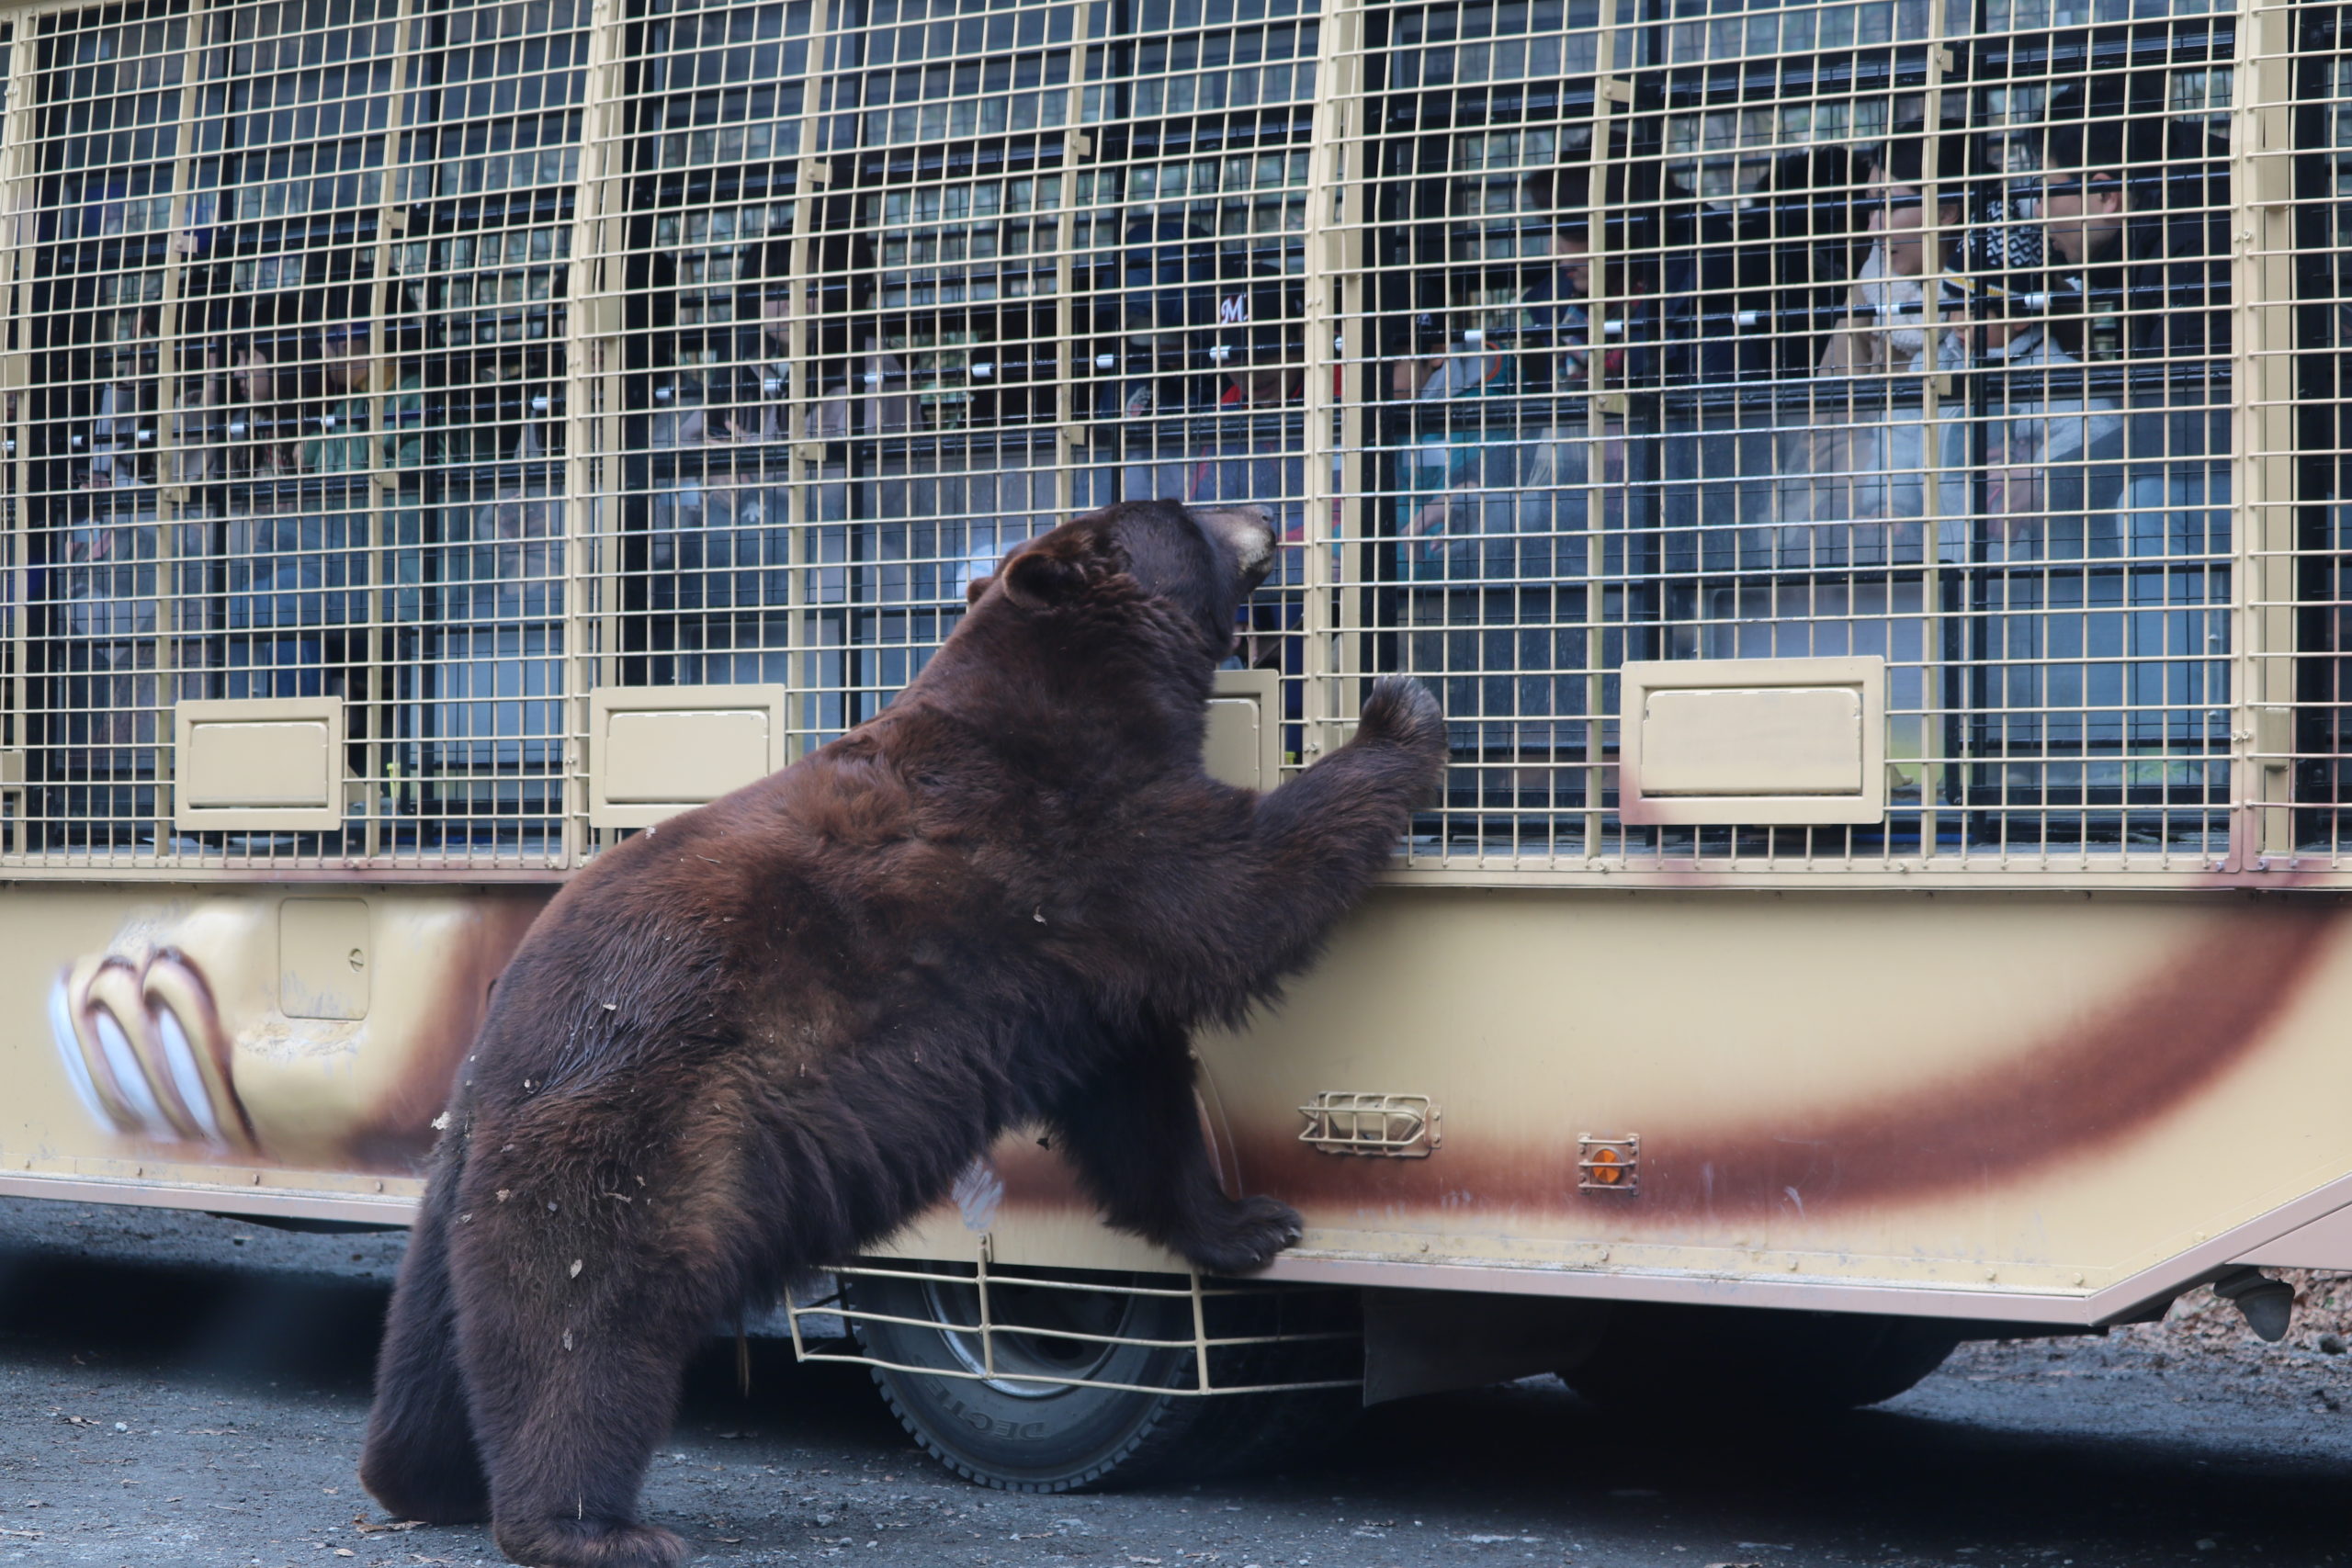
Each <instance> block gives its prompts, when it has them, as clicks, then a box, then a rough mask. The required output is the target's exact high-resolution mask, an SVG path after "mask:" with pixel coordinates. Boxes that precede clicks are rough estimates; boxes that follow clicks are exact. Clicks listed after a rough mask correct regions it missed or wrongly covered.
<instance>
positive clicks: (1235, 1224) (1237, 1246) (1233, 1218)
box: [1177, 1198, 1306, 1274]
mask: <svg viewBox="0 0 2352 1568" xmlns="http://www.w3.org/2000/svg"><path fill="white" fill-rule="evenodd" d="M1305 1233H1306V1222H1305V1221H1303V1220H1301V1219H1300V1218H1299V1217H1298V1211H1297V1210H1296V1209H1294V1208H1292V1207H1291V1206H1290V1205H1289V1204H1288V1203H1285V1202H1283V1201H1281V1200H1280V1199H1278V1198H1245V1199H1243V1200H1242V1201H1240V1202H1238V1203H1234V1204H1230V1205H1228V1206H1227V1208H1226V1209H1225V1210H1224V1211H1223V1212H1222V1213H1218V1214H1216V1215H1215V1216H1214V1217H1209V1218H1204V1219H1203V1220H1202V1221H1201V1222H1200V1224H1198V1225H1196V1226H1195V1227H1194V1228H1193V1233H1192V1235H1189V1236H1187V1237H1185V1239H1184V1241H1183V1242H1182V1245H1181V1246H1179V1247H1178V1248H1177V1250H1178V1251H1180V1252H1182V1254H1183V1255H1184V1256H1185V1257H1186V1258H1190V1259H1191V1260H1192V1262H1193V1267H1195V1268H1197V1269H1200V1270H1201V1271H1202V1272H1203V1273H1204V1274H1248V1273H1252V1272H1254V1271H1255V1270H1257V1269H1263V1268H1264V1267H1265V1266H1266V1265H1267V1264H1269V1263H1272V1261H1273V1260H1274V1255H1275V1254H1276V1253H1278V1252H1280V1251H1282V1249H1283V1248H1284V1247H1289V1246H1291V1245H1293V1244H1294V1243H1295V1242H1296V1241H1297V1240H1298V1238H1299V1237H1300V1236H1301V1235H1304V1234H1305Z"/></svg>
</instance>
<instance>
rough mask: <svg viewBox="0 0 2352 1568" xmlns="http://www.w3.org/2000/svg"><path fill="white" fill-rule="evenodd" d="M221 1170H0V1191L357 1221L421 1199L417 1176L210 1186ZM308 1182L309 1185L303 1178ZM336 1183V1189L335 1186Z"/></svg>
mask: <svg viewBox="0 0 2352 1568" xmlns="http://www.w3.org/2000/svg"><path fill="white" fill-rule="evenodd" d="M221 1174H222V1173H221V1172H220V1171H218V1170H208V1169H201V1168H187V1169H175V1168H172V1167H170V1166H167V1165H161V1164H158V1165H153V1166H149V1165H143V1164H142V1165H141V1166H138V1167H135V1168H134V1170H133V1174H132V1175H130V1177H129V1178H127V1179H107V1180H78V1179H72V1178H64V1177H53V1176H23V1175H15V1174H11V1173H9V1172H6V1171H0V1194H5V1195H6V1196H7V1197H10V1198H47V1199H51V1200H52V1201H57V1202H62V1203H122V1204H128V1205H131V1206H135V1207H139V1208H148V1209H196V1210H200V1211H202V1212H203V1213H220V1214H266V1215H269V1216H271V1217H273V1218H277V1217H283V1218H286V1219H295V1220H350V1221H356V1222H357V1223H359V1224H375V1225H405V1224H410V1223H411V1222H412V1221H413V1220H414V1219H415V1217H416V1209H417V1204H418V1202H419V1201H420V1200H421V1199H422V1198H423V1197H424V1181H423V1179H419V1178H413V1177H396V1178H390V1179H358V1178H354V1177H344V1176H338V1175H334V1174H327V1175H323V1176H322V1175H319V1174H317V1173H311V1172H305V1173H303V1174H304V1176H305V1177H306V1178H307V1179H308V1180H307V1181H306V1183H305V1184H304V1185H301V1186H297V1187H291V1188H288V1187H284V1186H271V1185H268V1184H267V1182H268V1178H267V1177H266V1175H265V1174H264V1173H263V1172H260V1171H254V1172H253V1173H252V1175H251V1179H247V1180H244V1181H242V1182H240V1183H238V1184H237V1185H234V1186H227V1187H224V1186H220V1185H217V1183H218V1182H219V1180H220V1177H221ZM311 1182H315V1183H317V1185H315V1186H312V1185H310V1184H309V1183H311ZM338 1189H340V1190H338Z"/></svg>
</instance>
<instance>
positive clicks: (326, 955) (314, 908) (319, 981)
mask: <svg viewBox="0 0 2352 1568" xmlns="http://www.w3.org/2000/svg"><path fill="white" fill-rule="evenodd" d="M374 947H375V928H374V918H373V916H372V914H371V913H370V911H369V910H368V901H367V900H366V899H364V898H288V899H285V900H284V901H282V902H281V903H279V905H278V906H277V1010H278V1011H280V1012H282V1013H284V1014H285V1015H286V1016H287V1017H288V1018H332V1019H343V1020H346V1021H356V1020H359V1019H363V1018H366V1017H367V1016H368V994H369V985H368V971H369V970H370V969H371V968H372V967H373V964H374V956H373V952H374Z"/></svg>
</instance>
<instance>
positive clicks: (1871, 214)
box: [1816, 120, 1968, 376]
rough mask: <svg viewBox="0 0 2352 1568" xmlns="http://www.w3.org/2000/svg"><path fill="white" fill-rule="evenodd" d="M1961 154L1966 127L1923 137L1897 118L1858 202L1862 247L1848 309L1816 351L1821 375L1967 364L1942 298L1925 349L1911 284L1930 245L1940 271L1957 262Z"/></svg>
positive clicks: (1920, 290) (1922, 316) (1925, 327)
mask: <svg viewBox="0 0 2352 1568" xmlns="http://www.w3.org/2000/svg"><path fill="white" fill-rule="evenodd" d="M1931 145H1932V147H1933V148H1934V152H1932V153H1930V152H1929V148H1930V146H1931ZM1966 151H1967V138H1966V133H1965V132H1964V131H1963V130H1962V129H1961V128H1960V127H1959V126H1957V125H1955V124H1953V123H1951V122H1950V121H1947V122H1945V124H1944V125H1943V127H1942V128H1941V130H1940V132H1939V134H1938V135H1937V137H1936V138H1935V139H1934V141H1933V142H1932V143H1931V142H1930V141H1929V139H1928V136H1927V134H1926V127H1925V125H1924V123H1923V122H1921V121H1919V120H1906V121H1905V122H1904V123H1903V124H1902V125H1900V126H1897V127H1896V128H1895V130H1894V136H1893V137H1892V138H1890V139H1889V140H1888V141H1887V142H1886V144H1885V145H1884V146H1883V147H1882V148H1881V149H1880V150H1879V152H1878V153H1877V155H1876V156H1875V157H1873V158H1871V161H1870V163H1869V164H1868V166H1867V174H1866V175H1865V178H1864V183H1863V188H1862V191H1861V194H1860V197H1859V199H1858V201H1857V205H1858V206H1859V207H1860V209H1861V210H1862V213H1863V215H1864V225H1863V226H1864V229H1865V230H1866V231H1867V232H1868V234H1869V236H1870V239H1871V248H1870V252H1869V254H1866V255H1865V256H1863V258H1862V265H1861V266H1860V270H1859V271H1858V272H1857V274H1856V276H1855V279H1854V284H1853V288H1851V289H1850V290H1849V301H1850V303H1851V305H1852V307H1853V310H1854V313H1853V314H1851V315H1849V316H1848V317H1847V318H1846V319H1845V320H1844V321H1840V322H1839V323H1838V328H1837V330H1836V331H1835V332H1833V333H1831V334H1830V337H1829V341H1828V343H1827V344H1825V345H1824V346H1823V348H1822V351H1821V359H1820V362H1819V364H1818V365H1817V366H1816V368H1817V369H1818V370H1819V371H1820V372H1821V374H1823V375H1825V376H1885V375H1894V376H1917V375H1920V374H1923V373H1925V372H1927V371H1928V370H1930V369H1935V370H1957V369H1959V368H1961V367H1962V366H1963V365H1964V364H1965V363H1966V360H1967V353H1968V347H1967V336H1966V333H1964V332H1963V331H1962V329H1961V328H1960V327H1959V325H1958V324H1956V323H1955V322H1951V321H1950V320H1949V317H1950V314H1951V312H1950V310H1949V309H1948V307H1947V306H1946V305H1945V304H1944V303H1943V302H1942V301H1941V300H1939V301H1938V302H1937V307H1936V310H1935V311H1934V314H1936V315H1937V316H1938V317H1939V318H1943V320H1941V321H1939V323H1938V324H1937V325H1936V327H1935V328H1934V329H1933V335H1934V338H1935V346H1934V352H1933V355H1932V357H1931V356H1930V354H1929V349H1928V337H1929V333H1930V326H1929V322H1928V315H1929V313H1930V312H1929V310H1928V299H1927V293H1926V287H1925V285H1924V284H1923V283H1922V282H1921V281H1920V279H1921V278H1922V276H1924V275H1925V274H1926V272H1927V270H1928V254H1929V252H1930V248H1931V247H1937V248H1939V250H1940V253H1941V257H1942V262H1943V265H1941V266H1939V268H1938V269H1937V270H1938V271H1939V272H1948V271H1951V270H1953V269H1954V267H1955V265H1956V264H1957V262H1958V260H1959V245H1960V242H1961V238H1962V231H1961V216H1962V211H1963V210H1964V202H1963V199H1962V197H1963V196H1964V194H1965V193H1964V189H1963V184H1962V182H1963V180H1964V178H1965V176H1966V173H1967V166H1966ZM1931 158H1932V160H1933V169H1934V178H1935V185H1936V210H1935V215H1934V221H1933V222H1932V223H1930V222H1929V220H1928V207H1927V188H1926V187H1927V184H1928V170H1929V166H1930V159H1931Z"/></svg>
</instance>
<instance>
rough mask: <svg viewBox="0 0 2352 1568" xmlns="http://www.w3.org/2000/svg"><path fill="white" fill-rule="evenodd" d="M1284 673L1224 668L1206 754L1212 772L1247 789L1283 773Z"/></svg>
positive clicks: (1267, 784) (1213, 698)
mask: <svg viewBox="0 0 2352 1568" xmlns="http://www.w3.org/2000/svg"><path fill="white" fill-rule="evenodd" d="M1281 703H1282V678H1281V677H1280V676H1279V675H1277V674H1276V673H1275V672H1274V671H1272V670H1220V671H1217V674H1216V691H1215V692H1214V693H1212V694H1211V695H1210V697H1209V716H1208V733H1207V738H1206V740H1205V743H1204V749H1203V754H1204V758H1205V760H1206V761H1207V763H1208V770H1209V774H1210V776H1211V777H1213V778H1218V779H1223V780H1224V781H1225V782H1226V783H1227V784H1240V785H1242V786H1243V787H1244V788H1247V789H1272V788H1273V787H1274V785H1275V784H1278V783H1280V782H1281V778H1282V733H1281V730H1282V726H1281V716H1282V710H1281Z"/></svg>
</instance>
